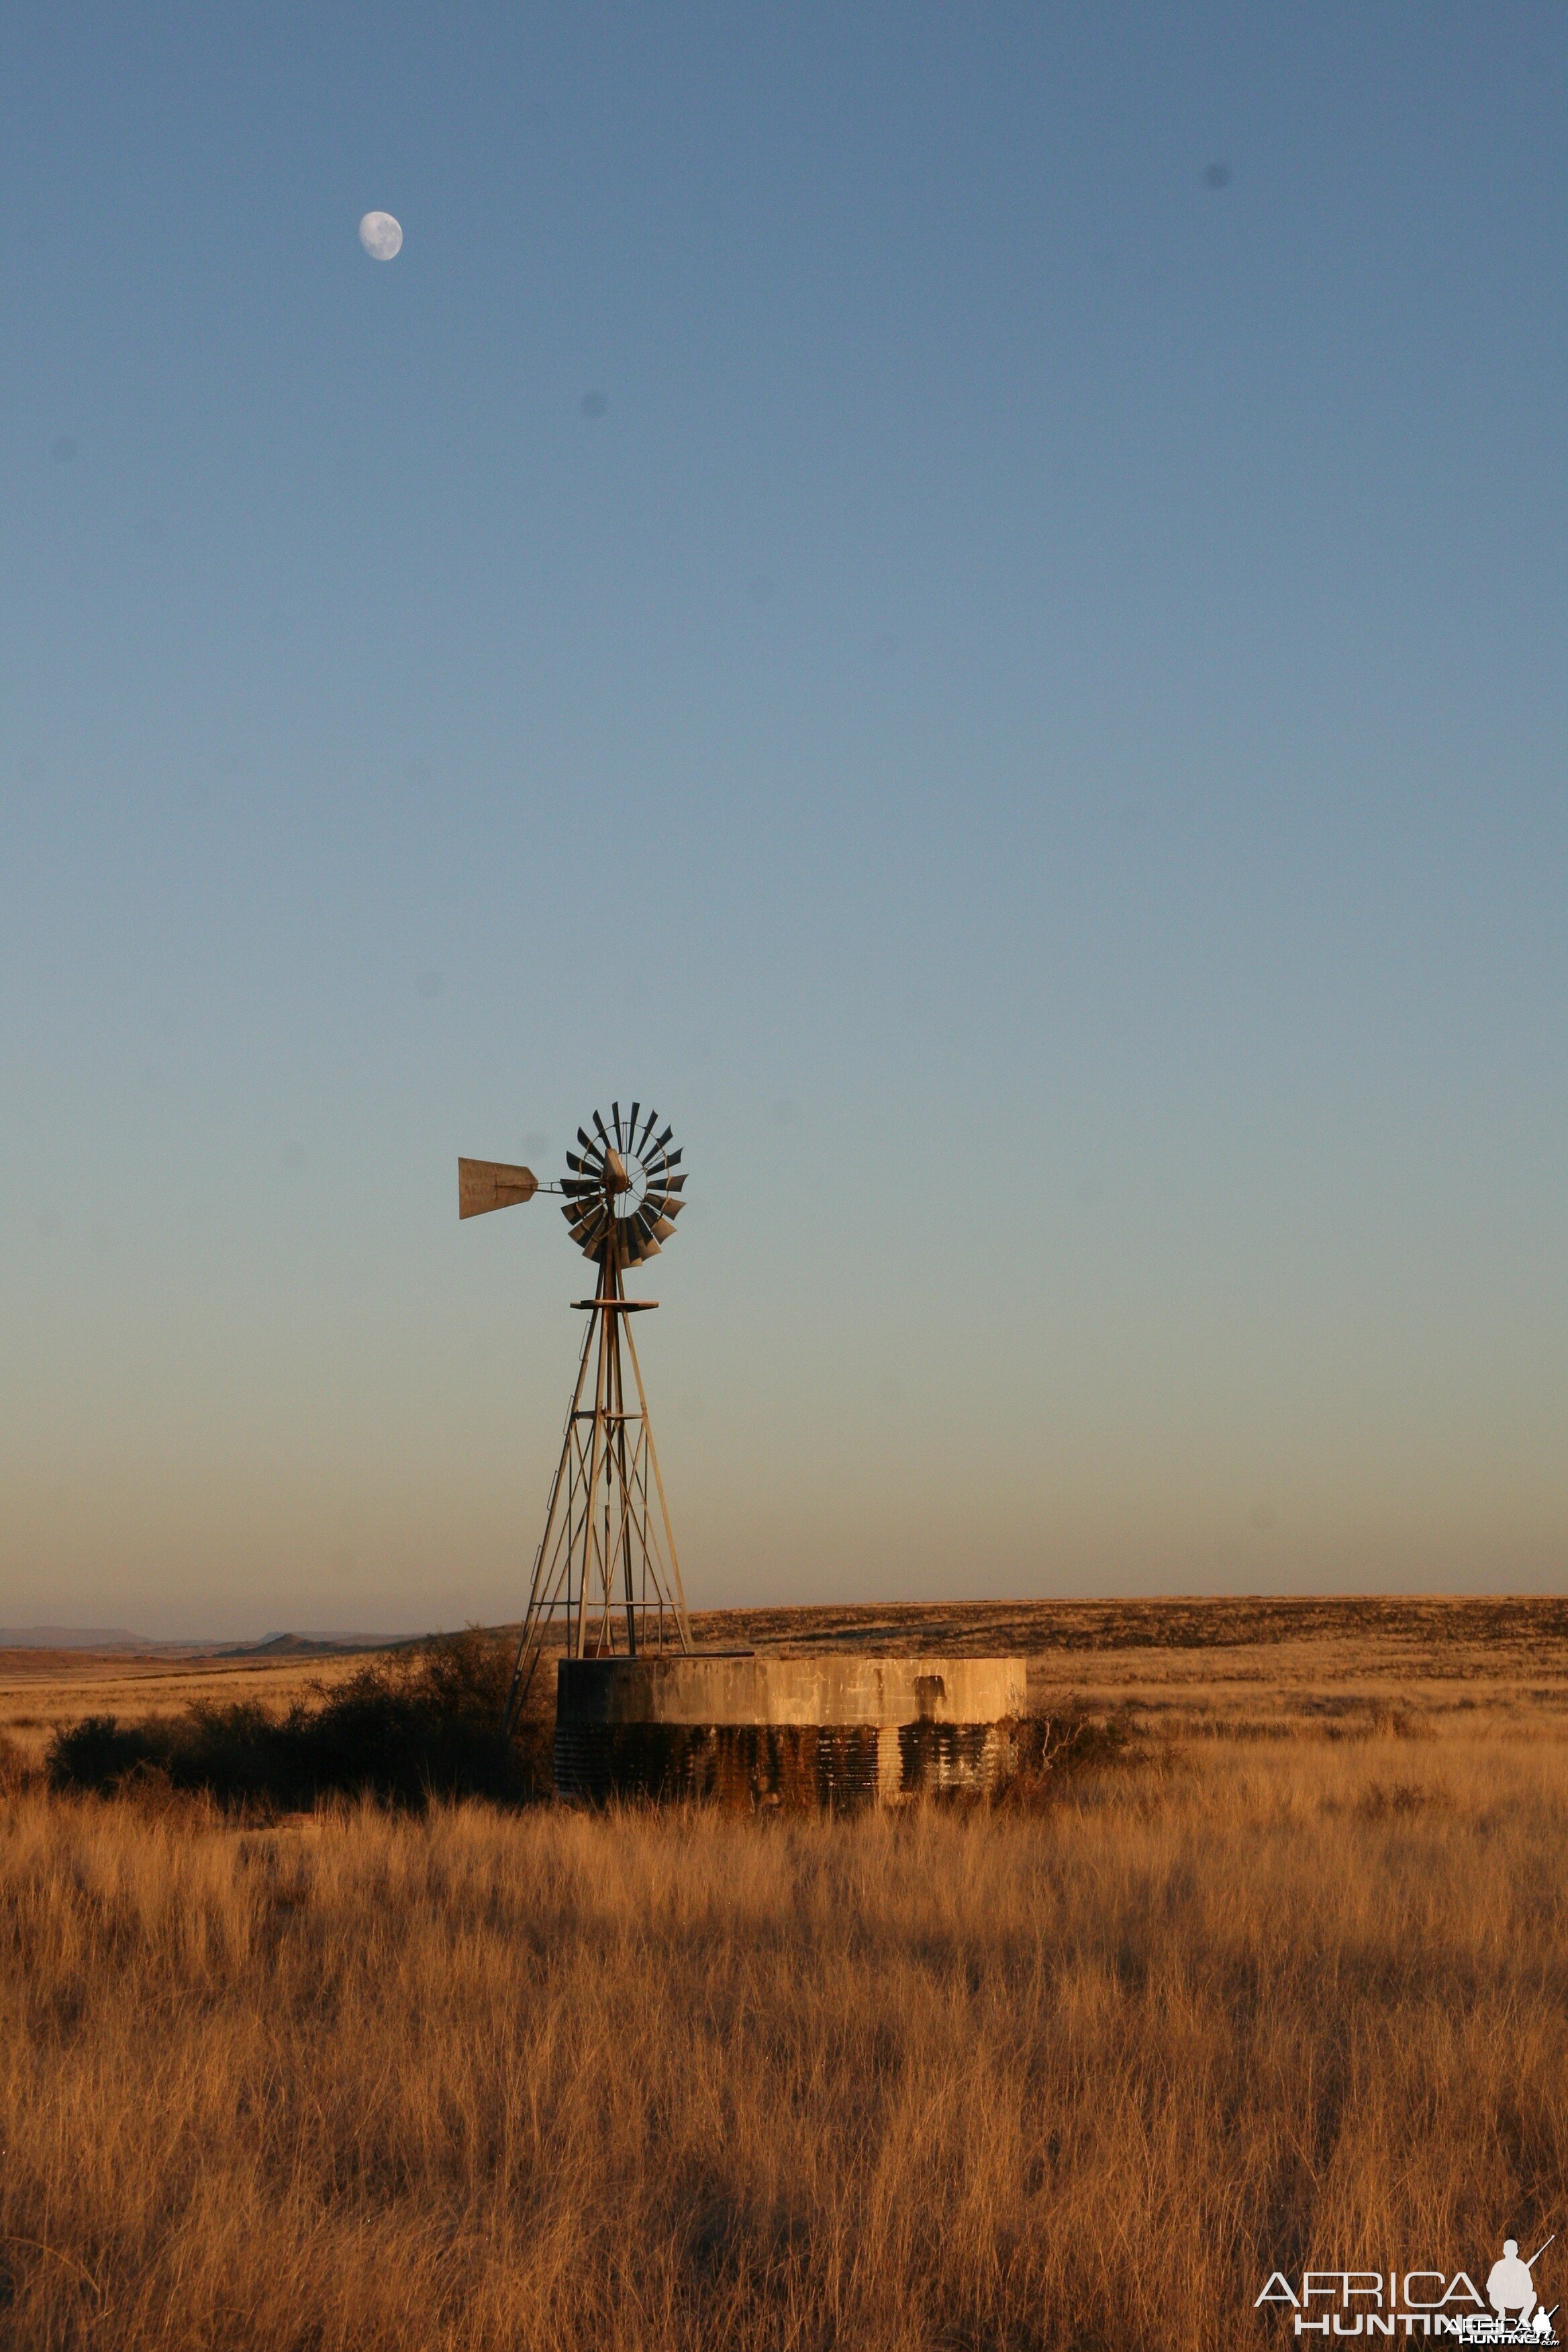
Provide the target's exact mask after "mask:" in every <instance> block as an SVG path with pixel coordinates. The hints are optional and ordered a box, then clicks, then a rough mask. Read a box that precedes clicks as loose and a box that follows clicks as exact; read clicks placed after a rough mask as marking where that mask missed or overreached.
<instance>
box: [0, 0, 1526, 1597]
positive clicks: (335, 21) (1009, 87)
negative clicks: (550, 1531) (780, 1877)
mask: <svg viewBox="0 0 1568 2352" xmlns="http://www.w3.org/2000/svg"><path fill="white" fill-rule="evenodd" d="M0 105H3V108H4V118H3V119H4V122H5V138H4V140H3V141H0V316H3V319H4V337H3V342H0V551H3V558H0V1496H3V1497H4V1502H3V1505H0V1622H9V1623H13V1624H15V1623H24V1622H32V1621H33V1620H37V1619H47V1620H52V1621H62V1620H63V1621H68V1622H70V1621H74V1622H128V1623H132V1624H134V1625H136V1626H139V1627H142V1628H144V1629H146V1630H149V1631H157V1632H179V1631H188V1632H192V1633H197V1632H225V1633H227V1632H234V1633H243V1632H247V1631H251V1632H261V1631H265V1630H268V1629H270V1628H272V1627H276V1626H279V1625H284V1624H289V1625H300V1626H310V1625H316V1626H321V1625H349V1624H353V1625H376V1626H381V1625H385V1626H389V1627H391V1626H398V1627H402V1626H408V1627H415V1626H420V1625H425V1624H429V1623H434V1622H445V1623H453V1622H460V1621H462V1620H463V1619H465V1618H469V1617H482V1618H489V1617H495V1616H500V1615H502V1614H515V1613H516V1612H517V1610H518V1608H519V1607H520V1605H521V1594H522V1589H523V1587H524V1586H525V1584H526V1575H527V1569H528V1564H529V1559H530V1557H531V1548H532V1542H533V1539H534V1535H535V1532H536V1523H537V1520H538V1518H539V1516H540V1513H541V1511H542V1502H543V1495H544V1488H545V1485H546V1482H547V1479H548V1475H549V1469H550V1466H551V1462H552V1457H553V1453H554V1449H555V1446H556V1444H557V1442H558V1433H559V1423H560V1414H561V1412H562V1410H563V1404H564V1401H565V1400H564V1392H565V1388H566V1385H567V1382H568V1381H569V1378H570V1375H571V1371H572V1369H573V1365H574V1349H575V1344H576V1327H575V1323H574V1318H573V1317H572V1316H571V1314H570V1311H569V1307H568V1304H567V1302H568V1301H569V1300H570V1299H571V1298H572V1297H576V1296H579V1295H581V1289H582V1276H581V1274H580V1273H579V1272H574V1260H573V1257H572V1255H571V1253H570V1249H569V1244H567V1242H566V1240H565V1238H564V1235H563V1229H562V1227H561V1225H560V1221H559V1220H558V1219H557V1218H556V1217H555V1216H554V1214H553V1212H552V1210H550V1209H548V1208H547V1207H546V1206H545V1205H544V1204H539V1206H538V1207H536V1208H531V1209H527V1210H518V1211H514V1212H512V1213H510V1214H509V1215H507V1216H503V1217H497V1218H494V1219H489V1220H486V1221H485V1222H483V1223H479V1224H476V1225H467V1226H464V1227H462V1228H461V1229H459V1227H458V1223H457V1219H456V1213H455V1201H454V1198H453V1194H454V1189H455V1188H454V1172H453V1164H452V1163H453V1161H454V1160H455V1158H456V1156H457V1154H458V1152H459V1151H465V1152H470V1153H477V1154H480V1155H493V1156H496V1157H500V1158H512V1157H518V1156H521V1157H529V1158H532V1159H533V1160H535V1161H536V1162H537V1163H538V1164H539V1165H540V1167H541V1170H542V1172H545V1173H550V1172H552V1171H554V1170H555V1168H556V1167H557V1166H558V1163H559V1159H560V1154H561V1151H562V1150H563V1146H564V1144H565V1142H566V1140H567V1139H568V1138H569V1136H570V1134H571V1131H572V1130H573V1129H574V1127H575V1126H576V1124H577V1122H578V1120H579V1119H580V1118H584V1116H585V1114H586V1113H587V1111H588V1110H589V1109H590V1108H592V1106H593V1105H594V1104H595V1103H598V1104H600V1105H602V1106H605V1107H607V1105H608V1102H609V1100H610V1098H611V1097H613V1096H617V1095H618V1096H619V1097H621V1098H622V1099H623V1101H624V1100H626V1099H627V1098H629V1097H631V1096H632V1095H638V1096H640V1097H642V1098H643V1100H644V1101H645V1102H646V1101H647V1100H649V1099H652V1100H655V1101H657V1102H658V1104H659V1106H660V1108H661V1109H663V1110H664V1111H665V1112H666V1113H667V1115H668V1117H669V1118H671V1119H672V1120H673V1122H674V1123H675V1126H676V1128H677V1130H678V1133H679V1136H680V1137H681V1139H683V1141H684V1142H685V1144H686V1147H687V1151H688V1158H689V1164H690V1167H691V1171H692V1176H691V1194H692V1208H691V1212H690V1214H689V1216H688V1217H687V1218H685V1219H683V1221H682V1226H681V1232H680V1235H679V1245H678V1246H672V1247H671V1249H670V1250H669V1251H668V1253H667V1254H666V1255H665V1256H664V1257H663V1259H662V1260H661V1261H660V1263H659V1265H658V1269H657V1281H656V1282H655V1283H653V1284H652V1285H651V1287H652V1288H653V1289H654V1290H655V1291H656V1293H657V1295H658V1297H659V1298H660V1299H661V1301H662V1302H663V1311H661V1313H660V1314H659V1315H658V1317H657V1318H654V1319H653V1321H652V1323H651V1324H650V1325H648V1326H645V1327H644V1328H645V1330H646V1332H647V1337H646V1339H645V1341H644V1357H645V1364H646V1369H647V1376H648V1380H649V1389H650V1402H652V1405H653V1408H654V1412H655V1416H656V1426H657V1427H658V1433H659V1439H660V1445H661V1451H662V1453H663V1455H664V1457H665V1464H666V1470H667V1477H668V1486H669V1488H670V1499H671V1505H672V1509H673V1511H674V1515H675V1520H676V1528H677V1534H678V1537H679V1539H680V1542H681V1547H682V1554H683V1561H684V1565H685V1568H686V1572H687V1581H688V1586H689V1591H690V1594H691V1597H692V1599H693V1601H697V1602H719V1601H726V1600H735V1601H746V1600H754V1599H763V1598H766V1599H770V1600H789V1599H799V1600H803V1601H804V1600H818V1599H826V1598H835V1597H841V1598H847V1599H848V1598H871V1597H886V1596H893V1595H898V1594H902V1593H908V1594H910V1596H913V1597H934V1596H940V1595H942V1594H948V1593H952V1594H982V1593H984V1594H1027V1593H1050V1592H1074V1593H1084V1592H1106V1593H1115V1592H1136V1591H1160V1590H1181V1591H1235V1590H1245V1591H1289V1590H1327V1589H1353V1590H1373V1589H1380V1588H1401V1587H1403V1588H1416V1589H1470V1590H1480V1589H1498V1588H1504V1589H1513V1590H1529V1589H1541V1588H1544V1587H1552V1588H1560V1587H1561V1583H1562V1577H1563V1561H1564V1556H1565V1542H1568V1490H1565V1488H1564V1484H1563V1476H1562V1461H1563V1431H1564V1416H1565V1407H1568V1312H1565V1310H1568V1251H1565V1248H1564V1241H1563V1175H1564V1163H1565V1146H1568V1132H1565V1121H1564V1087H1563V1081H1564V1075H1565V1073H1564V1054H1563V1013H1564V997H1565V981H1568V970H1565V949H1564V937H1563V904H1564V883H1565V880H1568V822H1565V807H1564V786H1565V782H1568V779H1565V776H1564V749H1563V747H1564V744H1565V742H1568V660H1565V659H1564V618H1565V613H1564V605H1565V596H1564V559H1563V550H1564V545H1565V524H1568V499H1565V496H1564V436H1563V425H1564V389H1565V367H1564V362H1565V360H1568V272H1565V261H1568V19H1565V18H1564V16H1563V12H1562V10H1561V8H1559V7H1556V6H1547V5H1542V6H1531V5H1519V6H1510V7H1508V8H1501V9H1500V8H1485V9H1483V8H1479V7H1477V8H1461V7H1438V8H1431V7H1426V6H1422V7H1415V6H1411V7H1398V6H1388V7H1384V8H1380V9H1378V10H1376V11H1374V12H1373V11H1367V10H1364V9H1362V8H1355V7H1349V6H1344V7H1332V6H1329V7H1320V8H1313V9H1310V10H1308V9H1293V10H1287V9H1283V8H1266V9H1258V8H1251V7H1248V8H1243V7H1237V8H1235V9H1225V8H1218V7H1181V6H1170V7H1159V8H1155V7H1150V8H1136V9H1135V8H1124V9H1118V8H1109V9H1096V10H1068V9H1062V8H1049V7H1042V6H1038V5H1030V6H1018V7H1007V6H994V7H988V8H985V9H972V10H959V9H952V8H947V7H919V6H908V5H906V6H900V7H899V8H890V7H889V8H872V7H860V6H854V5H849V6H842V5H841V6H835V7H832V8H818V9H810V8H805V7H797V8H794V9H789V10H783V9H776V10H770V9H763V8H760V7H752V8H747V9H730V8H710V9H701V10H699V9H694V8H679V7H669V8H665V9H660V10H653V9H633V8H615V9H607V8H595V7H591V6H582V7H574V8H571V9H558V10H551V11H542V10H536V11H531V12H524V11H520V10H517V9H515V8H505V9H502V8H499V7H497V8H477V7H467V8H458V9H457V10H452V11H446V12H437V11H434V10H430V11H423V10H416V9H413V8H409V7H399V6H395V5H394V6H390V7H388V6H381V7H378V8H376V9H374V10H371V9H368V8H365V9H351V8H347V7H331V6H328V7H326V8H316V9H310V10H306V9H302V8H299V7H295V6H292V5H276V6H272V7H268V8H266V9H263V8H260V7H232V8H225V9H223V10H211V9H197V8H195V7H190V8H186V9H165V8H159V7H153V6H148V7H138V8H134V9H115V10H110V9H92V8H83V9H80V10H78V11H73V12H68V13H67V12H61V11H59V10H58V9H47V8H44V7H42V6H30V5H21V6H18V7H16V9H14V10H13V11H12V12H11V14H10V16H8V20H7V37H6V40H5V44H4V47H3V51H0ZM373 207H378V208H384V209H386V210H389V211H391V212H393V213H394V214H395V215H397V217H398V218H399V219H400V221H401V222H402V224H403V226H404V230H405V246H404V249H403V251H402V253H401V255H400V256H399V257H398V258H397V259H396V260H395V261H394V262H392V263H389V264H385V265H382V264H378V263H375V262H374V261H372V260H370V259H369V258H368V257H366V256H365V254H364V253H363V251H362V249H361V247H360V245H359V243H358V240H357V236H356V227H357V224H358V221H359V218H360V215H362V214H363V212H365V211H366V210H368V209H370V208H373ZM644 1286H645V1287H649V1286H650V1285H649V1284H648V1283H647V1277H644Z"/></svg>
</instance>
